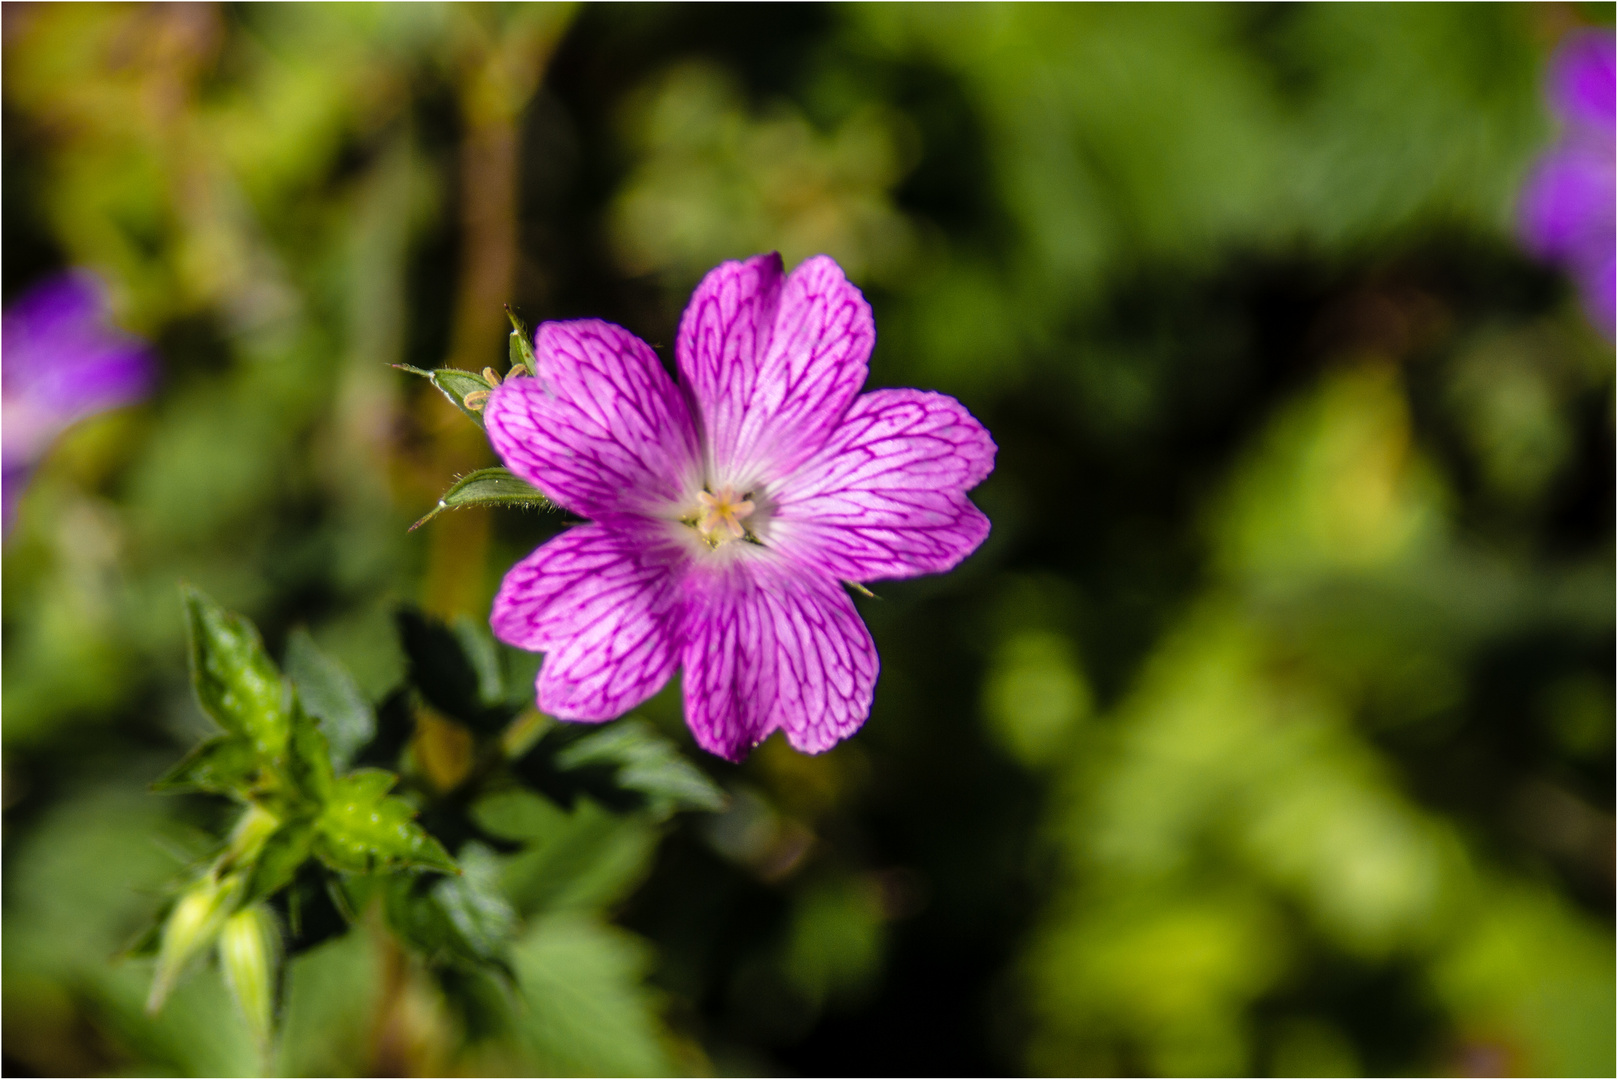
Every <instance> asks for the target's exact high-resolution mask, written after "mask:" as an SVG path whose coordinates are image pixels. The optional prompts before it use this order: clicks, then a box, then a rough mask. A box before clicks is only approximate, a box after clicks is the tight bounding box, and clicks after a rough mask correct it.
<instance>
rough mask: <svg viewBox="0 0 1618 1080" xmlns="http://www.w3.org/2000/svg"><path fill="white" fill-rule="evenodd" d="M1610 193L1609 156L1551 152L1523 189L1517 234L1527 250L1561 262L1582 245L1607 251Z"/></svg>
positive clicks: (1577, 151)
mask: <svg viewBox="0 0 1618 1080" xmlns="http://www.w3.org/2000/svg"><path fill="white" fill-rule="evenodd" d="M1614 190H1615V189H1614V166H1613V160H1612V157H1611V155H1609V154H1606V153H1594V152H1592V151H1591V150H1590V149H1589V148H1585V147H1575V146H1563V147H1559V148H1557V149H1556V150H1553V151H1551V152H1550V153H1549V154H1547V155H1546V156H1545V157H1544V159H1543V160H1541V161H1540V163H1539V166H1538V167H1537V168H1536V169H1535V170H1534V173H1533V175H1532V176H1531V177H1530V178H1529V181H1528V183H1527V185H1526V186H1525V187H1524V188H1523V193H1522V201H1521V204H1520V206H1521V221H1522V233H1523V238H1524V240H1525V241H1526V242H1527V244H1528V247H1529V250H1531V251H1533V253H1534V254H1536V255H1538V256H1540V257H1541V258H1545V259H1555V260H1564V259H1569V258H1573V257H1576V256H1578V255H1579V254H1580V253H1581V252H1582V251H1583V250H1584V249H1585V248H1588V247H1596V248H1600V249H1603V250H1604V249H1607V248H1610V247H1611V246H1612V238H1613V195H1614Z"/></svg>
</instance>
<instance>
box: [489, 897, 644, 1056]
mask: <svg viewBox="0 0 1618 1080" xmlns="http://www.w3.org/2000/svg"><path fill="white" fill-rule="evenodd" d="M513 956H514V960H515V965H514V966H515V968H516V971H517V980H518V985H519V986H520V987H521V988H522V991H523V997H524V998H525V999H526V1001H527V1005H528V1008H527V1009H526V1010H524V1011H523V1013H522V1030H523V1035H524V1041H525V1042H526V1043H527V1045H528V1049H529V1051H530V1052H531V1053H532V1054H533V1055H534V1057H535V1058H536V1061H535V1062H534V1065H535V1070H534V1071H535V1072H536V1074H537V1075H541V1076H671V1075H673V1073H674V1070H675V1065H674V1062H672V1061H670V1060H669V1057H668V1054H667V1052H666V1051H665V1050H664V1048H663V1047H664V1042H663V1029H662V1024H661V1022H660V1021H659V1020H658V1016H657V1010H656V1007H655V1002H654V1000H653V998H652V995H651V994H650V993H648V992H647V990H646V988H645V986H644V985H643V979H644V976H645V972H646V970H647V968H648V967H650V959H651V958H650V955H649V950H648V949H647V948H646V945H645V944H644V943H643V942H642V941H640V940H639V939H638V938H635V937H632V936H631V935H629V934H627V933H625V932H624V931H622V930H619V929H616V928H615V927H610V926H604V925H602V924H601V923H599V922H597V921H595V920H594V919H590V918H587V917H583V916H579V915H574V914H565V915H563V914H559V915H552V916H549V917H547V918H543V919H539V920H537V921H535V922H534V924H533V925H532V926H530V927H529V930H528V932H527V933H526V934H524V935H523V938H522V940H521V941H519V942H518V943H517V946H516V948H515V949H514V950H513Z"/></svg>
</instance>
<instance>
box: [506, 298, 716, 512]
mask: <svg viewBox="0 0 1618 1080" xmlns="http://www.w3.org/2000/svg"><path fill="white" fill-rule="evenodd" d="M534 359H535V363H536V364H537V366H538V368H539V370H538V371H537V372H536V373H535V377H534V378H516V379H510V380H508V381H506V382H505V383H503V384H501V385H500V386H498V387H496V388H495V390H494V392H493V393H492V394H490V396H489V402H488V404H487V406H485V408H484V411H483V415H484V423H485V425H486V426H487V428H488V431H489V441H490V442H491V443H493V444H494V449H495V452H496V453H498V454H499V455H500V459H501V460H502V461H504V462H505V463H506V466H507V467H508V468H510V469H511V471H512V472H514V473H516V474H517V475H518V476H520V477H522V478H523V479H524V480H527V481H528V482H529V483H530V484H533V485H534V486H535V487H537V488H539V490H541V491H543V492H544V493H545V494H546V496H548V497H549V498H550V499H551V500H553V501H554V502H556V503H557V504H558V505H559V506H563V507H566V508H567V509H569V510H571V511H573V512H574V513H576V514H580V515H582V516H584V517H591V518H599V517H604V516H608V515H611V514H613V513H618V512H628V513H637V512H645V511H647V510H650V509H654V508H658V507H662V506H666V505H668V504H671V503H674V502H676V501H677V500H679V499H681V498H682V497H684V495H685V493H686V491H687V490H688V489H689V487H690V485H691V481H692V478H693V476H694V475H695V470H696V469H697V467H698V462H697V440H696V431H695V429H694V428H693V426H692V423H691V414H690V410H689V409H688V408H687V407H686V404H685V401H684V399H683V398H682V397H681V396H680V392H679V389H678V388H677V387H676V386H675V385H674V380H673V379H670V378H669V376H668V373H667V372H666V371H664V370H663V365H662V364H660V363H659V362H658V359H657V355H656V354H655V353H653V352H652V350H651V348H650V346H648V345H647V344H646V343H645V342H643V341H641V340H640V339H639V338H637V337H636V336H635V335H633V334H631V333H630V332H629V331H627V330H625V329H624V328H623V327H621V326H614V325H613V324H612V323H607V322H601V321H599V320H595V319H581V320H579V321H576V322H548V323H544V324H542V325H541V326H540V328H539V331H538V332H537V333H536V334H535V335H534Z"/></svg>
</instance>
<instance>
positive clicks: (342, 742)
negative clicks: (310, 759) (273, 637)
mask: <svg viewBox="0 0 1618 1080" xmlns="http://www.w3.org/2000/svg"><path fill="white" fill-rule="evenodd" d="M286 667H287V674H288V675H289V676H291V678H292V683H293V685H294V686H296V687H297V690H298V697H299V699H300V700H301V701H302V702H303V707H304V708H305V709H307V710H308V712H309V715H311V716H313V717H314V718H315V719H316V720H318V721H319V722H320V730H321V731H322V732H323V733H324V734H325V736H326V742H327V744H328V745H329V746H330V748H331V759H332V764H333V766H334V767H335V768H338V769H343V768H346V767H347V766H348V764H349V762H350V761H352V760H353V759H354V753H355V751H357V750H359V748H360V747H362V746H364V745H365V744H366V743H368V742H370V741H371V740H372V739H373V738H375V737H376V710H375V709H374V708H373V707H372V706H371V703H370V702H369V701H367V700H366V698H365V695H364V694H362V693H361V692H360V688H359V686H358V685H356V684H355V682H354V678H353V676H352V675H350V674H349V673H348V671H347V669H345V668H344V667H343V665H342V664H340V663H338V662H337V661H336V660H335V659H333V658H332V657H331V656H329V655H327V654H326V653H325V652H323V651H322V650H321V648H320V646H318V645H316V644H315V639H314V638H312V637H310V636H309V632H308V631H307V630H305V629H303V628H302V627H299V628H298V629H296V630H294V631H292V634H291V636H290V637H289V638H288V640H287V664H286Z"/></svg>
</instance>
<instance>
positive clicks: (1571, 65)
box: [1519, 30, 1618, 337]
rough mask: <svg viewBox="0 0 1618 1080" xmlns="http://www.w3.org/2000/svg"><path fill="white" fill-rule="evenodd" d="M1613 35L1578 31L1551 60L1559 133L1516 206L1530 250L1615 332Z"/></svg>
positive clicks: (1596, 319)
mask: <svg viewBox="0 0 1618 1080" xmlns="http://www.w3.org/2000/svg"><path fill="white" fill-rule="evenodd" d="M1615 85H1618V83H1615V76H1614V64H1613V35H1612V31H1610V30H1602V31H1584V32H1581V33H1578V34H1575V35H1573V36H1572V37H1570V38H1569V39H1568V40H1567V41H1566V42H1565V43H1564V44H1563V45H1562V46H1561V48H1560V49H1558V50H1557V53H1556V57H1555V58H1554V59H1553V60H1552V61H1551V74H1550V80H1549V87H1548V89H1549V96H1550V101H1551V110H1552V112H1554V113H1555V114H1556V117H1557V119H1558V120H1559V121H1560V122H1561V125H1562V133H1561V136H1560V137H1559V139H1558V140H1557V143H1556V145H1555V146H1553V147H1552V148H1551V149H1550V150H1549V151H1548V152H1547V153H1546V154H1545V156H1544V157H1543V158H1541V159H1540V161H1539V163H1538V165H1536V166H1535V169H1534V172H1533V174H1532V175H1531V176H1530V177H1529V180H1528V184H1527V185H1526V186H1525V187H1524V189H1523V193H1522V201H1521V203H1520V206H1519V213H1520V221H1521V229H1522V235H1523V239H1524V241H1525V243H1526V244H1527V246H1528V248H1529V250H1531V251H1533V252H1534V253H1535V254H1536V255H1538V256H1540V257H1541V258H1543V259H1546V260H1547V261H1550V262H1554V263H1557V264H1559V265H1561V266H1564V267H1566V268H1567V270H1568V271H1569V272H1570V273H1572V275H1573V278H1574V280H1575V281H1576V282H1577V283H1578V286H1579V295H1580V297H1581V298H1582V299H1583V302H1584V309H1585V311H1586V313H1588V315H1589V316H1590V320H1591V321H1592V322H1593V323H1595V324H1596V325H1597V326H1599V327H1600V328H1601V329H1602V330H1604V331H1605V332H1606V334H1607V336H1608V337H1612V336H1613V334H1614V311H1613V306H1614V296H1615V292H1618V282H1615V279H1614V258H1613V252H1614V243H1615V237H1614V224H1613V204H1614V199H1615V197H1618V195H1615V189H1614V169H1613V164H1614V144H1613V98H1614V91H1615Z"/></svg>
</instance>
